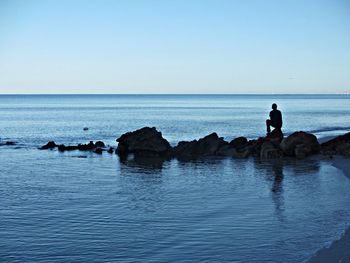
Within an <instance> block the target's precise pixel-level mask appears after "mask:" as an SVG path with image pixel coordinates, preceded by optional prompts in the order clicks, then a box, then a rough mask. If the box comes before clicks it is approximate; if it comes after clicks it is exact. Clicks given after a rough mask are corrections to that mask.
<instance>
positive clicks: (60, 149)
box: [58, 144, 66, 152]
mask: <svg viewBox="0 0 350 263" xmlns="http://www.w3.org/2000/svg"><path fill="white" fill-rule="evenodd" d="M58 150H59V151H60V152H64V151H65V150H66V146H65V145H64V144H60V145H58Z"/></svg>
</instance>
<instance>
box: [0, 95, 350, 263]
mask: <svg viewBox="0 0 350 263" xmlns="http://www.w3.org/2000/svg"><path fill="white" fill-rule="evenodd" d="M272 103H277V104H278V108H279V109H280V110H281V112H282V115H283V132H284V134H285V135H286V136H287V135H288V134H291V133H292V132H294V131H306V132H311V133H313V134H315V135H316V136H317V137H318V138H320V139H321V138H325V137H330V136H336V135H339V134H343V133H345V132H349V131H350V96H348V95H1V96H0V138H1V139H0V144H1V142H6V141H14V142H16V145H2V146H0V262H284V263H290V262H306V261H307V260H308V259H309V258H310V257H311V256H312V255H313V254H314V253H315V252H316V251H317V250H319V249H320V248H322V247H325V246H329V245H330V244H331V243H332V242H333V241H335V240H337V239H338V238H339V237H340V236H341V234H342V233H343V232H344V231H345V230H346V229H347V228H348V227H349V226H350V180H349V178H347V177H345V176H344V174H343V173H342V171H340V170H338V169H337V168H335V167H333V166H332V163H331V161H329V160H325V159H322V158H318V157H310V158H307V159H305V160H300V161H296V160H287V159H286V160H283V161H282V160H277V161H263V160H259V159H254V158H248V159H244V160H241V159H233V158H228V157H226V158H218V157H210V158H208V157H207V158H202V159H198V160H193V161H189V162H181V161H179V160H176V159H173V160H168V161H164V162H136V161H135V160H133V159H129V160H128V161H126V162H121V161H120V160H119V157H118V156H117V155H115V154H109V153H107V152H104V153H103V154H102V155H98V154H95V153H90V152H79V151H71V152H64V153H61V152H58V151H57V150H52V151H50V150H48V151H43V150H39V149H38V147H40V146H42V145H44V144H46V143H47V142H48V141H52V140H53V141H55V142H56V143H57V144H65V145H73V144H77V143H88V142H89V141H91V140H93V141H97V140H102V141H104V142H105V143H106V144H108V145H110V146H113V147H116V146H117V143H116V141H115V140H116V138H118V137H119V136H120V135H122V134H123V133H125V132H128V131H133V130H136V129H139V128H142V127H145V126H149V127H156V128H157V130H159V131H161V132H162V135H163V136H164V138H166V139H167V140H168V141H169V142H170V144H171V145H173V146H174V145H176V144H177V143H178V142H179V141H182V140H194V139H199V138H201V137H203V136H205V135H208V134H210V133H212V132H216V133H217V134H218V135H219V136H221V137H224V139H225V140H228V141H230V140H232V139H234V138H236V137H239V136H246V137H247V138H248V139H255V138H257V137H260V136H264V135H265V134H266V127H265V121H266V119H267V118H268V114H269V111H270V110H271V104H272ZM85 127H86V128H88V130H84V128H85Z"/></svg>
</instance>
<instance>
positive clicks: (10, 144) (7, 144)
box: [0, 141, 17, 146]
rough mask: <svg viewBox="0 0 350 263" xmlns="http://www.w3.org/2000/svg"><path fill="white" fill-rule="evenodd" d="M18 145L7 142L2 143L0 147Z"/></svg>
mask: <svg viewBox="0 0 350 263" xmlns="http://www.w3.org/2000/svg"><path fill="white" fill-rule="evenodd" d="M16 144H17V143H16V142H13V141H7V142H0V146H4V145H6V146H13V145H16Z"/></svg>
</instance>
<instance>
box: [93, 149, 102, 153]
mask: <svg viewBox="0 0 350 263" xmlns="http://www.w3.org/2000/svg"><path fill="white" fill-rule="evenodd" d="M102 151H103V150H102V148H96V149H95V150H94V151H93V152H94V153H97V154H102Z"/></svg>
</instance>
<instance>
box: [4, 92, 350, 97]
mask: <svg viewBox="0 0 350 263" xmlns="http://www.w3.org/2000/svg"><path fill="white" fill-rule="evenodd" d="M16 95H28V96H33V95H38V96H50V95H52V96H56V95H65V96H69V95H72V96H74V95H88V96H89V95H126V96H138V95H146V96H157V95H159V96H164V95H170V96H172V95H192V96H193V95H197V96H207V95H237V96H256V95H260V96H269V95H275V96H281V95H283V96H296V95H301V96H302V95H347V96H348V95H350V92H343V93H339V92H338V93H0V96H16Z"/></svg>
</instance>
